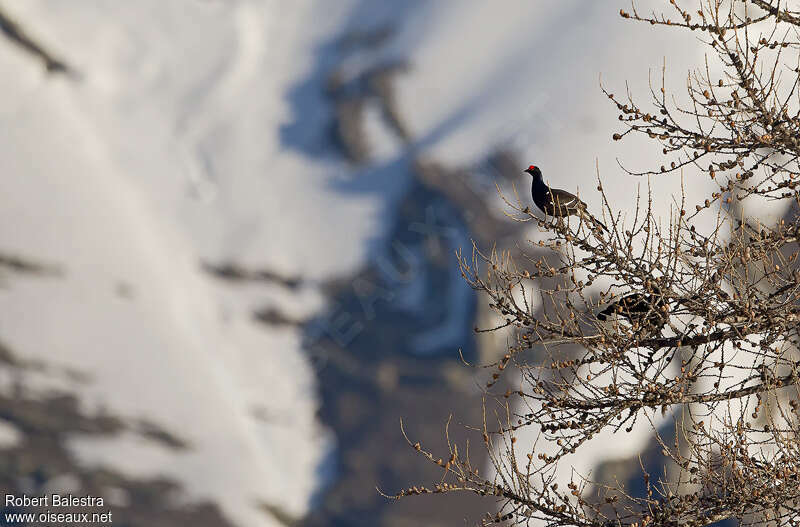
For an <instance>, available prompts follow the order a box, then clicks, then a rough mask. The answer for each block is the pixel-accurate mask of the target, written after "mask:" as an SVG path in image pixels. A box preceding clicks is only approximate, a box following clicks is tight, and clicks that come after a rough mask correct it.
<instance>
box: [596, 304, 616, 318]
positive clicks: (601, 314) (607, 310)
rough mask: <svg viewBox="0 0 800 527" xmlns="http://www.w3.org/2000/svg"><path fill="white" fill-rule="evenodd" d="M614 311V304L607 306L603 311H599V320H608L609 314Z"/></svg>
mask: <svg viewBox="0 0 800 527" xmlns="http://www.w3.org/2000/svg"><path fill="white" fill-rule="evenodd" d="M613 312H614V304H611V305H610V306H608V307H606V308H605V309H604V310H602V311H601V312H599V313H598V314H597V319H598V320H607V319H608V315H610V314H611V313H613Z"/></svg>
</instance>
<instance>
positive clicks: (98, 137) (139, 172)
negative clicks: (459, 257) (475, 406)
mask: <svg viewBox="0 0 800 527" xmlns="http://www.w3.org/2000/svg"><path fill="white" fill-rule="evenodd" d="M617 4H619V5H617ZM653 5H654V6H660V4H659V3H656V2H653ZM2 7H3V8H4V9H5V10H6V11H8V12H9V14H10V15H13V17H14V18H15V19H16V20H17V21H18V22H19V23H20V24H21V25H23V26H24V27H25V28H26V29H28V30H29V31H30V33H31V34H32V35H33V36H35V37H36V38H37V39H38V40H39V41H41V42H42V43H43V44H45V45H46V47H48V48H50V49H53V50H55V51H56V52H57V54H58V55H59V56H60V57H61V58H63V59H64V60H65V61H66V62H67V63H69V64H70V66H71V67H72V68H73V70H74V72H75V74H74V75H72V76H63V75H61V76H59V75H51V76H48V75H46V74H45V73H44V72H43V70H42V68H41V65H40V64H39V63H37V62H36V61H35V60H32V59H31V57H30V55H28V54H26V53H25V52H24V51H22V50H20V49H19V48H17V47H15V46H13V45H12V44H10V43H8V42H6V41H3V43H2V45H0V76H2V78H4V79H6V80H7V82H5V83H4V88H5V89H4V97H3V99H2V101H0V126H1V127H2V130H3V141H0V167H2V171H3V175H2V179H0V181H2V183H0V186H1V188H2V192H0V225H3V226H4V228H0V252H3V253H8V254H13V255H19V256H21V257H25V258H30V259H32V260H34V261H41V262H45V263H51V264H53V265H56V266H58V267H59V268H60V269H61V270H62V273H61V275H60V276H58V277H46V278H41V277H37V278H14V279H13V280H9V281H8V283H7V284H6V285H5V287H4V289H1V290H0V338H1V339H2V340H3V341H4V342H6V343H7V344H8V346H9V347H10V348H12V349H13V350H14V351H15V352H16V353H18V354H19V355H21V356H24V357H28V358H40V359H43V360H46V361H47V362H50V363H54V364H56V365H62V366H68V367H70V368H73V369H77V370H80V371H83V372H86V373H87V374H89V376H90V378H91V382H88V383H86V384H85V385H82V386H81V387H80V388H79V393H80V396H81V401H82V402H83V403H84V404H85V405H86V407H87V411H90V412H92V411H97V410H98V409H103V411H106V410H108V411H111V412H113V413H114V414H115V415H120V416H122V417H124V418H130V419H137V418H143V417H147V418H148V419H150V420H152V421H154V422H156V423H157V424H158V425H159V426H161V427H163V428H164V429H166V430H168V431H170V432H171V433H174V434H176V435H177V436H179V437H180V438H181V439H183V440H185V441H186V443H187V444H188V445H189V448H188V449H186V450H185V451H181V452H178V453H175V452H171V451H169V452H168V451H165V450H164V449H163V448H162V447H158V446H153V445H152V444H150V443H147V442H143V441H141V439H140V438H138V437H137V436H135V435H132V434H122V435H117V436H109V437H107V438H105V439H98V438H96V437H93V438H92V439H88V438H85V437H80V436H76V437H74V438H73V439H72V440H71V442H70V446H71V448H72V449H73V450H74V452H75V453H76V454H77V455H78V456H79V458H80V459H81V460H83V462H85V463H87V464H95V465H108V466H113V467H115V468H116V469H118V470H121V471H125V472H126V473H129V474H131V475H133V476H137V477H145V476H149V475H153V474H164V475H167V476H169V477H171V478H174V479H176V480H177V481H180V482H181V484H182V485H183V486H184V487H185V490H186V491H187V493H188V496H189V498H193V499H206V500H211V501H212V502H214V503H216V504H218V505H219V506H221V507H222V509H223V511H224V512H225V513H226V515H227V516H229V517H230V518H231V519H233V520H234V521H236V522H237V523H238V524H241V525H248V526H250V525H272V524H273V523H274V522H273V520H271V519H270V516H269V515H265V514H264V513H263V511H261V510H259V505H258V504H259V503H268V504H271V505H279V508H280V509H281V510H283V511H285V512H286V513H287V514H288V515H289V516H292V517H297V516H301V515H303V514H304V513H305V512H306V511H307V509H308V506H309V500H310V496H311V495H312V494H313V493H314V491H315V490H316V489H318V488H319V485H320V484H321V481H320V479H321V478H320V476H319V474H320V473H321V472H322V471H320V467H321V466H322V465H323V464H324V463H325V460H326V456H327V453H328V452H329V451H330V449H331V448H334V446H333V445H334V442H333V441H332V439H331V438H330V435H331V434H330V432H329V431H326V430H324V429H322V427H320V426H319V425H318V424H317V423H316V421H315V412H316V410H317V403H318V402H317V401H316V400H315V393H316V386H315V375H314V371H313V368H312V366H311V365H310V364H309V362H308V361H307V359H306V358H305V356H304V355H303V354H302V350H301V348H302V344H301V337H300V335H299V331H298V330H297V329H296V328H295V327H293V326H291V325H284V326H280V325H273V326H269V327H264V326H263V325H260V324H258V323H257V322H255V321H254V319H253V316H252V314H253V312H254V310H256V309H258V308H260V307H262V306H264V305H267V306H276V307H278V308H280V310H281V311H282V312H284V313H288V314H290V315H291V317H292V318H293V319H297V320H303V319H307V318H309V317H311V316H313V315H314V314H316V313H317V312H319V311H321V310H322V309H323V308H324V306H325V305H326V300H327V299H326V298H325V297H324V294H323V292H322V288H321V287H319V285H320V284H321V283H322V282H324V281H327V280H330V279H332V278H336V277H347V276H351V275H353V274H354V273H355V272H356V271H357V269H359V268H361V267H362V266H364V265H365V262H367V261H368V259H369V257H370V250H371V249H374V247H376V246H380V245H381V243H382V242H383V241H385V240H384V237H385V236H387V232H386V226H387V225H388V224H389V222H388V220H387V218H388V216H389V215H390V214H393V212H394V211H393V210H392V205H393V204H395V203H397V202H398V201H399V198H400V196H401V195H402V193H403V192H404V191H405V189H406V187H405V186H404V182H405V180H406V179H407V177H408V176H407V168H408V165H409V164H410V163H411V162H412V161H414V160H415V159H416V158H418V157H424V158H430V159H435V160H437V161H441V162H444V163H447V164H449V165H452V166H457V167H463V166H469V165H470V164H473V163H477V162H479V161H480V160H482V159H484V158H485V157H486V156H487V155H488V154H490V153H491V152H493V151H495V150H497V149H498V148H511V149H516V150H518V151H519V152H521V153H522V154H524V156H525V158H526V163H525V164H526V165H527V164H528V163H535V164H537V165H539V166H541V167H542V168H543V170H544V172H545V178H546V179H547V180H548V181H549V182H550V183H552V184H554V186H558V187H561V188H566V189H570V190H573V189H576V188H578V189H579V190H580V191H581V197H582V198H583V199H584V200H585V201H587V203H589V205H590V207H591V208H593V209H597V208H599V206H600V202H599V199H600V198H599V194H598V193H597V192H595V191H594V188H595V186H596V183H595V176H596V172H595V166H596V163H597V165H599V167H600V174H601V176H602V177H603V179H604V187H605V189H606V192H607V194H608V195H609V197H610V199H611V200H612V201H614V202H615V203H616V204H618V205H620V206H622V208H625V207H630V208H631V209H632V207H633V206H634V205H635V203H634V201H633V199H632V189H633V188H634V186H635V185H636V184H639V183H640V182H641V183H642V186H643V187H644V186H645V184H646V182H645V181H640V180H635V179H633V180H632V179H631V178H630V177H629V176H625V175H623V173H622V171H621V170H620V169H619V168H618V166H617V164H616V160H615V159H616V158H617V157H619V158H621V159H622V160H623V161H624V163H625V164H626V165H627V166H631V167H632V168H641V167H651V166H652V165H653V161H652V160H653V158H654V156H659V155H660V153H659V151H657V150H656V149H654V148H640V146H641V145H636V144H635V143H632V144H627V143H626V144H619V143H614V142H612V141H611V134H612V133H613V132H614V131H616V130H615V129H614V128H613V127H614V125H615V124H616V112H615V111H614V108H613V107H612V106H611V105H610V104H609V103H608V101H607V99H605V98H604V96H603V95H602V93H601V92H600V90H599V84H598V79H599V78H600V75H601V74H602V78H603V82H604V84H605V85H606V86H607V87H608V88H609V89H610V90H611V91H615V92H621V91H623V90H624V89H625V81H626V80H629V81H630V86H631V90H632V91H633V93H635V94H640V95H641V96H642V97H646V96H647V94H648V93H649V91H648V86H647V76H648V69H649V70H650V71H651V72H652V79H653V81H654V82H656V83H658V82H660V74H661V69H660V68H661V66H662V63H663V60H664V56H665V55H666V56H667V58H666V63H667V66H668V69H667V75H668V77H667V80H668V88H670V87H671V88H672V89H673V90H674V91H676V92H678V93H680V91H681V90H682V89H683V87H684V86H685V78H686V68H687V66H688V65H689V64H693V63H695V62H696V61H697V59H698V58H700V57H701V56H700V55H699V51H698V49H699V46H698V45H697V43H696V42H694V41H691V40H688V39H686V36H685V35H679V34H677V33H671V32H669V31H664V30H661V31H654V30H652V28H650V27H649V26H643V25H641V26H637V25H635V24H632V23H630V22H624V21H622V20H621V19H620V18H619V16H618V14H617V11H618V9H619V8H620V7H623V8H625V7H628V4H627V3H626V2H612V3H601V2H580V1H563V0H558V1H556V0H542V1H530V0H514V1H509V2H504V3H503V4H502V7H500V6H499V5H498V4H496V3H488V2H484V1H481V0H451V1H435V2H434V1H428V2H425V1H421V0H414V1H407V2H374V1H372V0H339V1H336V2H330V1H327V0H292V1H290V2H281V1H278V0H174V1H171V2H160V1H156V0H137V1H136V2H118V1H114V0H93V1H86V2H69V3H67V2H60V1H58V0H26V1H24V2H23V1H6V2H3V4H2ZM647 7H648V6H647V5H645V6H643V8H647ZM382 27H389V28H391V30H392V32H391V33H390V34H389V36H388V37H387V38H386V42H385V44H384V45H382V46H380V47H378V46H376V47H375V49H372V50H370V49H366V50H363V51H360V52H358V53H353V54H352V55H350V56H348V58H347V60H346V61H344V64H341V66H343V69H344V70H345V71H346V72H353V71H359V70H360V69H363V68H365V67H371V66H374V65H381V64H391V63H394V62H397V61H401V62H405V63H407V64H408V68H407V69H406V70H405V71H404V72H403V73H402V74H401V75H398V76H397V77H396V82H395V84H394V86H395V87H396V89H395V91H394V97H395V102H396V107H397V110H398V111H399V112H400V114H401V115H402V118H403V120H404V122H405V125H407V127H408V129H409V135H410V140H409V143H408V144H406V145H404V144H402V142H401V141H398V140H397V137H396V135H397V134H392V133H388V132H387V130H386V126H385V124H383V123H381V120H382V117H381V113H380V111H378V110H376V109H375V108H373V107H368V108H367V109H366V112H367V123H366V130H367V133H368V140H369V142H371V145H370V146H371V147H372V154H373V156H372V158H371V159H370V160H368V161H367V162H365V163H364V164H363V165H360V166H353V165H351V164H348V163H347V162H346V161H345V160H344V159H343V157H342V156H341V155H339V154H338V153H337V152H336V150H335V148H334V147H333V146H332V144H331V138H330V133H329V130H328V128H329V126H330V120H331V116H332V113H333V109H332V108H331V104H330V102H329V101H326V99H325V95H324V93H325V89H326V83H327V82H328V81H329V74H330V73H331V69H332V68H333V66H334V65H335V64H336V61H337V60H341V57H340V56H338V55H337V53H338V52H337V49H338V48H337V45H339V40H340V37H342V36H343V35H346V34H348V33H349V32H352V31H359V30H360V31H374V30H376V29H378V28H382ZM632 43H635V45H632ZM690 177H692V175H691V174H687V178H690ZM702 184H703V185H705V183H702ZM653 185H654V190H655V193H656V195H658V196H661V198H660V199H659V200H658V201H657V202H656V207H657V208H656V211H657V214H661V215H662V216H665V217H666V215H667V213H668V207H669V205H670V203H671V200H670V199H667V198H665V197H664V196H668V195H669V194H670V193H671V192H675V191H677V190H678V189H679V185H680V181H679V180H678V179H677V178H676V177H674V176H670V177H669V178H664V179H660V180H658V181H654V183H653ZM489 188H490V187H489ZM485 194H486V199H487V200H489V201H492V200H495V201H498V200H496V197H495V196H494V195H493V194H492V192H491V190H490V191H488V192H486V193H485ZM525 195H526V193H523V196H525ZM498 203H499V201H498ZM497 207H500V205H499V204H498V205H497ZM467 212H469V211H467ZM533 235H534V236H535V235H536V234H535V233H533ZM463 238H464V240H467V239H468V238H469V236H464V237H463ZM376 242H377V243H376ZM465 243H466V242H465ZM231 262H232V263H235V264H236V265H238V266H241V267H242V268H244V269H250V270H254V271H259V272H261V274H260V275H259V276H262V277H263V276H269V277H273V278H276V277H277V279H267V280H250V281H245V282H243V283H231V282H230V281H224V280H219V279H218V277H217V276H215V275H214V274H212V273H208V272H206V271H205V270H204V267H203V266H204V264H209V265H211V266H215V265H222V266H224V265H225V264H227V263H231ZM217 274H219V273H217ZM255 274H259V273H258V272H256V273H255ZM295 282H297V284H298V285H291V284H294V283H295ZM453 291H454V292H455V293H459V292H460V290H458V289H457V288H453ZM449 298H450V300H449V301H450V302H452V303H453V306H452V308H453V309H452V311H453V313H463V312H464V304H466V300H465V299H464V297H463V295H459V294H453V295H450V296H449ZM398 302H399V300H398ZM405 309H407V310H409V311H413V306H405ZM461 318H463V317H450V318H447V319H446V320H461ZM441 329H442V332H440V333H438V334H437V333H436V332H435V331H431V332H426V333H425V334H424V338H421V339H418V340H419V342H417V344H418V348H420V349H418V350H417V351H418V352H421V353H425V352H427V351H429V349H432V348H435V347H436V346H437V345H440V344H441V342H445V341H446V342H450V340H451V339H452V335H458V331H457V330H458V328H455V329H454V328H453V327H449V326H448V325H447V324H444V325H443V326H442V328H441ZM445 331H446V332H447V333H446V334H445V333H444V332H445ZM455 345H456V344H454V346H455ZM646 440H647V437H646V436H645V435H642V436H640V437H639V439H638V440H637V441H628V442H626V443H623V444H620V443H619V442H617V443H614V445H613V446H614V448H607V447H608V446H609V444H604V445H603V450H604V452H605V455H607V456H611V457H614V456H617V457H622V456H627V455H630V453H631V452H635V451H637V450H638V449H639V448H641V445H642V443H643V442H644V441H646ZM598 460H599V459H598V458H597V457H596V456H595V455H594V454H591V455H590V457H589V458H586V459H581V460H579V463H580V464H581V467H580V468H581V470H583V471H584V472H586V471H587V470H588V468H590V466H591V464H592V463H595V462H597V461H598Z"/></svg>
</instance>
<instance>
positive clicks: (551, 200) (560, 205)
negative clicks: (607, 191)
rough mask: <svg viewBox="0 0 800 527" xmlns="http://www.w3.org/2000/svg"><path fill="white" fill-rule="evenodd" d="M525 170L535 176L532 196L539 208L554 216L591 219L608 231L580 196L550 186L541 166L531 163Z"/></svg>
mask: <svg viewBox="0 0 800 527" xmlns="http://www.w3.org/2000/svg"><path fill="white" fill-rule="evenodd" d="M525 172H527V173H528V174H530V175H531V176H533V184H532V186H531V196H532V197H533V202H534V203H535V204H536V206H537V207H539V210H541V211H542V212H544V213H545V214H547V215H548V216H553V217H554V218H564V217H566V216H578V217H580V218H583V219H586V220H589V221H591V222H592V223H594V224H596V225H598V226H599V227H602V229H603V230H604V231H606V232H608V229H607V228H606V226H605V225H603V224H602V223H600V221H599V220H597V219H596V218H595V217H594V216H592V215H591V214H589V213H588V212H587V211H586V203H584V202H583V201H581V200H580V198H578V196H576V195H575V194H571V193H569V192H567V191H566V190H561V189H558V188H550V187H548V186H547V184H546V183H545V182H544V179H543V178H542V171H541V170H540V169H539V167H537V166H534V165H531V166H529V167H528V169H527V170H525Z"/></svg>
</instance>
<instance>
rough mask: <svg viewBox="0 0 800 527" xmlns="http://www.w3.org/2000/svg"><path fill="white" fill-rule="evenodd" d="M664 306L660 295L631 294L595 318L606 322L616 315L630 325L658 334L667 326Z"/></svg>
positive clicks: (665, 303)
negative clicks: (636, 325) (650, 329)
mask: <svg viewBox="0 0 800 527" xmlns="http://www.w3.org/2000/svg"><path fill="white" fill-rule="evenodd" d="M666 305H667V301H666V299H665V298H664V297H663V296H661V295H650V294H646V293H631V294H629V295H626V296H623V297H622V298H620V299H619V300H617V301H616V302H612V303H611V304H609V305H608V306H607V307H606V308H605V309H604V310H602V311H600V312H599V313H598V314H597V318H598V319H600V320H607V319H608V317H609V316H610V315H613V314H617V315H620V316H622V317H624V318H626V319H627V320H628V321H629V322H630V323H631V324H638V325H639V327H642V328H645V327H646V328H652V329H653V331H654V332H655V331H658V332H660V331H661V329H662V328H663V327H664V326H665V325H666V324H667V319H668V315H667V313H666V312H665V311H664V306H666Z"/></svg>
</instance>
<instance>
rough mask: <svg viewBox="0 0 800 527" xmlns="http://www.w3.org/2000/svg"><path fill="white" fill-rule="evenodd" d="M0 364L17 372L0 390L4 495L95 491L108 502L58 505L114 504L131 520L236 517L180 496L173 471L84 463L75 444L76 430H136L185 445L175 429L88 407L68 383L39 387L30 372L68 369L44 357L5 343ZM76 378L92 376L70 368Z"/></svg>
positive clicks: (162, 522) (155, 522)
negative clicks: (152, 473)
mask: <svg viewBox="0 0 800 527" xmlns="http://www.w3.org/2000/svg"><path fill="white" fill-rule="evenodd" d="M2 349H3V361H2V365H0V372H2V373H1V375H2V376H3V377H4V378H7V377H11V378H15V379H17V382H16V383H15V385H14V386H12V387H10V389H8V390H3V392H2V393H0V420H1V422H2V423H3V430H4V431H6V432H8V431H13V432H11V434H10V435H11V438H10V439H7V440H4V441H2V446H0V492H2V493H3V495H7V494H13V495H23V494H25V495H28V496H43V495H49V494H52V493H59V494H68V493H71V494H74V495H76V496H81V497H85V496H96V497H101V498H103V505H104V506H103V507H58V510H57V512H59V513H65V514H67V513H85V512H87V511H88V512H106V511H111V512H112V514H113V517H112V518H113V522H114V523H119V524H122V525H131V526H141V527H145V526H162V527H167V526H173V525H199V526H208V527H211V526H215V527H224V526H228V525H232V524H230V523H228V521H227V520H226V519H225V518H224V517H223V515H222V514H221V512H220V510H219V509H218V508H217V507H216V506H215V505H214V504H212V503H209V502H204V501H195V502H191V501H190V502H189V503H181V500H182V499H185V498H186V496H185V494H184V492H183V489H182V487H181V485H180V484H179V483H178V482H176V481H173V480H170V479H168V478H153V479H136V478H131V477H129V476H125V475H123V474H120V473H118V472H116V471H113V470H109V469H106V468H91V467H86V466H84V465H82V464H81V463H80V462H79V461H78V459H76V457H75V456H74V454H73V453H71V452H70V450H69V448H68V446H69V441H68V440H69V439H70V438H73V437H83V438H103V437H113V436H115V435H119V434H122V433H123V432H133V433H135V434H137V435H139V436H140V437H141V438H142V440H144V441H149V442H152V443H154V444H159V445H162V446H164V447H166V448H168V449H172V450H180V449H183V448H186V447H187V445H185V443H184V442H183V441H181V439H180V438H178V437H177V436H175V435H173V433H171V432H169V431H166V430H162V429H160V428H158V427H157V426H155V425H153V424H152V423H147V422H127V421H126V420H124V419H122V418H120V417H117V416H114V415H109V414H104V413H97V414H94V415H89V414H87V413H86V411H85V410H83V409H82V408H81V406H82V405H81V404H80V401H79V400H78V398H77V397H76V396H75V395H73V394H72V393H70V392H69V391H67V390H64V391H61V390H57V391H49V392H48V393H45V394H42V393H35V392H32V391H30V390H29V389H27V388H26V387H25V385H26V382H25V380H24V379H29V378H30V377H31V376H38V377H46V378H53V377H58V376H63V375H64V372H58V371H56V370H54V369H53V368H48V367H45V366H42V365H40V364H29V363H26V361H24V360H22V359H21V358H19V357H18V356H16V355H15V354H14V353H13V352H12V351H11V350H9V349H8V348H6V347H4V346H3V347H2ZM69 377H70V379H72V380H73V381H72V382H75V379H80V381H79V382H91V381H87V380H86V379H83V378H81V377H80V376H79V375H76V374H75V372H72V373H71V374H70V375H69ZM8 435H9V434H4V436H8ZM45 509H46V508H45V507H9V506H3V507H2V511H0V514H6V513H26V512H27V513H35V514H39V513H42V512H43V511H44V510H45Z"/></svg>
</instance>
